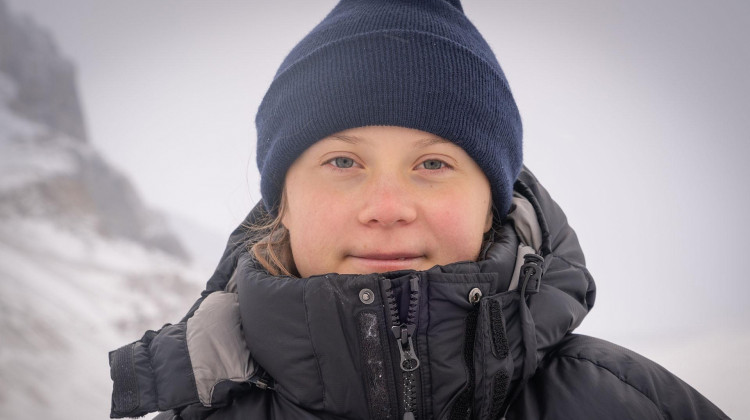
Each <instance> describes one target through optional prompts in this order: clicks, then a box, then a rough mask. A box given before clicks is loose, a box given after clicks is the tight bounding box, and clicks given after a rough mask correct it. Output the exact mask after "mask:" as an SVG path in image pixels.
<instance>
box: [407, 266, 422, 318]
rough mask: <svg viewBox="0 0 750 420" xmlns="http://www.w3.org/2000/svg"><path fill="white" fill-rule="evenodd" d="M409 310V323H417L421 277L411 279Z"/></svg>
mask: <svg viewBox="0 0 750 420" xmlns="http://www.w3.org/2000/svg"><path fill="white" fill-rule="evenodd" d="M409 286H410V287H409V312H408V315H407V317H406V322H407V323H408V324H416V323H417V309H418V308H419V278H418V277H417V276H414V277H412V278H411V279H409Z"/></svg>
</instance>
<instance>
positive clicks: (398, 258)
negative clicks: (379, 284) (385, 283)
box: [350, 253, 425, 273]
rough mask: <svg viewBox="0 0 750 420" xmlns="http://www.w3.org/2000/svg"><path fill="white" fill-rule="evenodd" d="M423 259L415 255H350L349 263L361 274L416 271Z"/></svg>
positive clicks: (419, 255)
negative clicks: (358, 269)
mask: <svg viewBox="0 0 750 420" xmlns="http://www.w3.org/2000/svg"><path fill="white" fill-rule="evenodd" d="M424 258H425V256H424V255H422V254H415V253H376V254H363V255H350V259H351V261H352V262H353V263H354V264H355V265H356V266H358V267H360V268H361V270H360V271H361V272H363V273H364V272H385V271H396V270H407V269H416V268H417V266H418V265H419V263H421V262H422V260H423V259H424Z"/></svg>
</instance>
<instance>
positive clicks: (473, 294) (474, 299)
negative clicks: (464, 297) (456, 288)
mask: <svg viewBox="0 0 750 420" xmlns="http://www.w3.org/2000/svg"><path fill="white" fill-rule="evenodd" d="M481 298H482V291H481V290H479V288H478V287H475V288H473V289H471V291H470V292H469V303H471V304H472V305H476V304H477V303H479V299H481Z"/></svg>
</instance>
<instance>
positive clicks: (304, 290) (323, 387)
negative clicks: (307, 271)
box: [302, 281, 326, 410]
mask: <svg viewBox="0 0 750 420" xmlns="http://www.w3.org/2000/svg"><path fill="white" fill-rule="evenodd" d="M308 284H310V283H309V282H307V281H306V282H305V285H304V286H303V287H302V302H303V303H304V305H305V326H306V327H307V336H308V337H310V347H311V348H312V351H313V355H314V356H315V366H317V367H318V381H319V382H320V387H321V390H322V391H323V409H324V410H325V407H326V384H325V383H324V382H323V370H322V368H321V367H320V357H319V356H318V350H317V349H316V348H315V342H314V341H313V336H312V329H311V328H310V315H309V314H310V308H309V307H308V306H307V285H308Z"/></svg>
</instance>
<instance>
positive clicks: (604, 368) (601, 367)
mask: <svg viewBox="0 0 750 420" xmlns="http://www.w3.org/2000/svg"><path fill="white" fill-rule="evenodd" d="M558 357H564V358H568V359H574V360H580V361H585V362H589V363H591V364H592V365H594V366H596V367H598V368H600V369H603V370H606V371H607V372H609V373H610V374H611V375H612V376H614V377H615V378H617V379H618V380H619V381H620V382H622V383H624V384H625V385H627V386H629V387H631V388H633V389H634V390H636V391H638V393H639V394H641V395H643V397H644V398H646V399H647V400H648V401H650V402H651V404H653V405H654V408H656V411H657V412H658V413H659V415H660V416H661V418H662V419H667V418H668V416H667V415H666V414H665V413H664V411H662V409H661V407H659V405H658V404H657V403H656V401H654V400H653V399H651V397H649V396H648V395H646V393H645V392H643V391H641V390H640V389H639V388H638V387H636V386H635V385H633V384H631V383H630V382H628V381H626V380H625V379H623V378H621V377H620V376H619V375H617V374H616V373H615V372H613V371H612V370H611V369H610V368H608V367H606V366H604V365H601V364H599V363H597V362H595V361H593V360H591V359H588V358H585V357H579V356H572V355H566V354H558Z"/></svg>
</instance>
